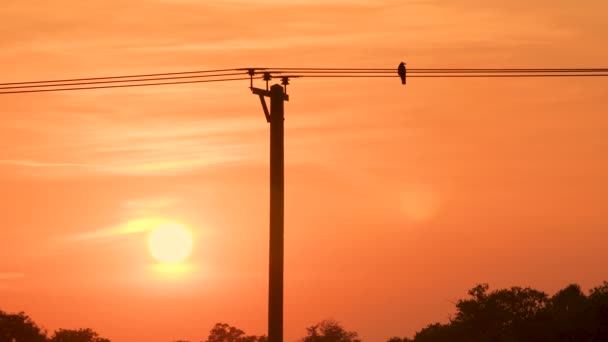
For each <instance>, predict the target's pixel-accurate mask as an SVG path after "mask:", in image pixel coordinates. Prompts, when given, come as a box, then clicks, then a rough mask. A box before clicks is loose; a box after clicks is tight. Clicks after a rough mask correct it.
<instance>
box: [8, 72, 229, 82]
mask: <svg viewBox="0 0 608 342" xmlns="http://www.w3.org/2000/svg"><path fill="white" fill-rule="evenodd" d="M228 71H240V70H239V69H215V70H200V71H180V72H165V73H156V74H140V75H123V76H104V77H87V78H72V79H63V80H47V81H27V82H11V83H0V86H7V85H17V84H30V83H31V84H34V83H55V82H78V81H93V80H109V79H113V78H114V79H116V78H135V77H153V76H173V75H185V74H208V73H216V72H228ZM240 74H241V73H239V75H240Z"/></svg>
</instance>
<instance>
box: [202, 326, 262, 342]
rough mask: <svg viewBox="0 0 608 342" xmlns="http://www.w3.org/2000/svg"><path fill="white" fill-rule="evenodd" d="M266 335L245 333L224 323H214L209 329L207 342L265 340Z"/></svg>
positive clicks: (254, 341) (251, 341)
mask: <svg viewBox="0 0 608 342" xmlns="http://www.w3.org/2000/svg"><path fill="white" fill-rule="evenodd" d="M266 341H267V338H266V336H255V335H246V334H245V332H244V331H243V330H241V329H238V328H235V327H233V326H231V325H229V324H226V323H216V324H215V325H214V326H213V328H212V329H211V331H209V337H208V338H207V342H266Z"/></svg>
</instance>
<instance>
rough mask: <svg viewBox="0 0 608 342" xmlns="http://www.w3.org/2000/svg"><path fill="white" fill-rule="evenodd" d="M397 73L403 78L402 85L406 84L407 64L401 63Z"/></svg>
mask: <svg viewBox="0 0 608 342" xmlns="http://www.w3.org/2000/svg"><path fill="white" fill-rule="evenodd" d="M397 73H398V74H399V77H401V84H405V63H403V62H401V64H399V67H398V68H397Z"/></svg>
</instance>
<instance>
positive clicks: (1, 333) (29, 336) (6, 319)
mask: <svg viewBox="0 0 608 342" xmlns="http://www.w3.org/2000/svg"><path fill="white" fill-rule="evenodd" d="M5 341H6V342H11V341H28V342H45V341H46V333H45V332H44V331H42V330H41V329H40V328H39V327H38V326H37V325H36V323H34V321H32V319H31V318H29V317H28V316H27V315H26V314H25V313H23V312H20V313H18V314H7V313H5V312H4V311H1V310H0V342H5Z"/></svg>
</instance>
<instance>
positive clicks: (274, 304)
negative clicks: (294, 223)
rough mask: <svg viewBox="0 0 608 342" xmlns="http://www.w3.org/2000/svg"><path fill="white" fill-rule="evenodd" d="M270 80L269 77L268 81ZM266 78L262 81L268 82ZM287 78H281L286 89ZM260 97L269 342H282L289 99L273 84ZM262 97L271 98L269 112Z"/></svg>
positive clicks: (281, 89) (282, 89) (257, 93)
mask: <svg viewBox="0 0 608 342" xmlns="http://www.w3.org/2000/svg"><path fill="white" fill-rule="evenodd" d="M268 79H269V78H268ZM268 79H266V78H265V80H266V81H267V82H268ZM288 83H289V82H288V79H287V78H283V85H284V86H285V88H287V84H288ZM251 91H252V92H253V93H254V94H256V95H258V96H259V97H260V101H261V103H262V109H263V110H264V116H265V117H266V121H267V122H268V123H270V250H269V269H268V342H283V256H284V226H283V223H284V183H285V182H284V149H283V147H284V144H283V142H284V139H283V133H284V130H283V121H284V120H285V115H284V114H285V113H284V102H285V101H289V96H288V95H287V94H286V93H285V91H284V88H283V87H282V86H281V85H279V84H275V85H273V86H272V87H270V90H268V85H267V86H266V90H264V89H259V88H254V87H253V84H252V87H251ZM265 97H270V113H269V112H268V106H267V105H266V100H265Z"/></svg>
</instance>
